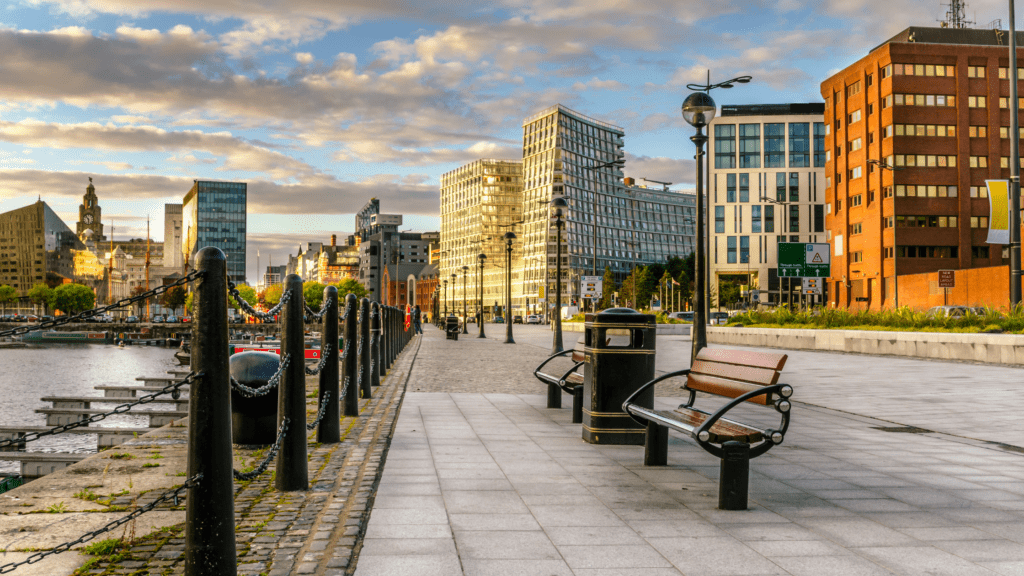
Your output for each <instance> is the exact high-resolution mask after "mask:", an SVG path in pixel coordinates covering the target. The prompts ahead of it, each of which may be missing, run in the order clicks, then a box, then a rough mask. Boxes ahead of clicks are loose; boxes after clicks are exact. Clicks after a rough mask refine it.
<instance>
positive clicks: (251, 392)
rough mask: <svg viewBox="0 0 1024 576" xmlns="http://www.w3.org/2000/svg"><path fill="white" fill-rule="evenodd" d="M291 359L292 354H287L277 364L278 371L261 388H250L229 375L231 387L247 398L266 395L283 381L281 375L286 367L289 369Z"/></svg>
mask: <svg viewBox="0 0 1024 576" xmlns="http://www.w3.org/2000/svg"><path fill="white" fill-rule="evenodd" d="M291 360H292V356H291V354H285V355H284V358H283V359H282V360H281V363H280V364H278V365H277V372H276V373H275V374H274V375H273V376H271V377H270V380H267V383H266V384H264V385H263V386H260V387H259V388H250V387H249V386H246V385H245V384H242V383H241V382H239V381H238V380H235V378H234V376H229V378H231V387H232V388H234V389H235V391H237V392H238V393H239V394H241V395H242V396H244V397H246V398H255V397H256V396H264V395H266V394H267V393H268V392H270V391H271V390H273V389H274V388H276V387H277V385H278V383H279V382H280V381H281V375H282V374H284V371H285V370H286V369H288V364H289V363H290V362H291Z"/></svg>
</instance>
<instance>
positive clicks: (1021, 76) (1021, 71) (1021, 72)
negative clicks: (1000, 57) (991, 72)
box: [999, 66, 1024, 80]
mask: <svg viewBox="0 0 1024 576" xmlns="http://www.w3.org/2000/svg"><path fill="white" fill-rule="evenodd" d="M1007 72H1008V70H1007V68H1006V67H1005V66H1001V67H1000V68H999V79H1000V80H1006V77H1007ZM1017 80H1024V68H1017Z"/></svg>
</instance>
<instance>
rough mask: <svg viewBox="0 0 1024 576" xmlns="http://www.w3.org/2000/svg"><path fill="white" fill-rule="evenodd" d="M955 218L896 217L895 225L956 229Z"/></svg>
mask: <svg viewBox="0 0 1024 576" xmlns="http://www.w3.org/2000/svg"><path fill="white" fill-rule="evenodd" d="M956 218H957V217H956V216H897V217H896V225H897V226H900V227H902V228H956ZM886 227H889V226H886Z"/></svg>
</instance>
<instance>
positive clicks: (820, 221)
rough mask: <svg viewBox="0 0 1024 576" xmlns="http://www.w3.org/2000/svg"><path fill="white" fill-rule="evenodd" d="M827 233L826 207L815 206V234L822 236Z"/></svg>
mask: <svg viewBox="0 0 1024 576" xmlns="http://www.w3.org/2000/svg"><path fill="white" fill-rule="evenodd" d="M824 231H825V205H824V204H815V205H814V232H815V233H816V234H820V233H822V232H824Z"/></svg>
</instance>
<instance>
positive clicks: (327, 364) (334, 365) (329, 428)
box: [316, 286, 341, 444]
mask: <svg viewBox="0 0 1024 576" xmlns="http://www.w3.org/2000/svg"><path fill="white" fill-rule="evenodd" d="M324 305H326V306H327V311H326V312H324V325H323V330H324V331H323V339H322V340H321V342H322V343H323V344H324V345H329V346H330V347H331V350H330V352H328V353H327V358H326V360H324V367H323V370H321V371H320V393H319V394H318V395H317V398H319V399H320V403H323V401H324V398H325V397H326V398H327V407H326V408H325V409H324V417H323V420H321V421H320V425H319V426H317V429H316V441H317V442H321V443H325V444H334V443H335V442H339V441H340V440H341V414H340V412H341V409H340V406H341V403H340V402H339V401H338V399H339V398H341V396H340V392H339V391H338V354H339V352H338V289H337V288H336V287H334V286H328V287H326V288H324ZM321 347H323V346H321ZM319 407H320V404H318V405H317V408H319Z"/></svg>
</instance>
